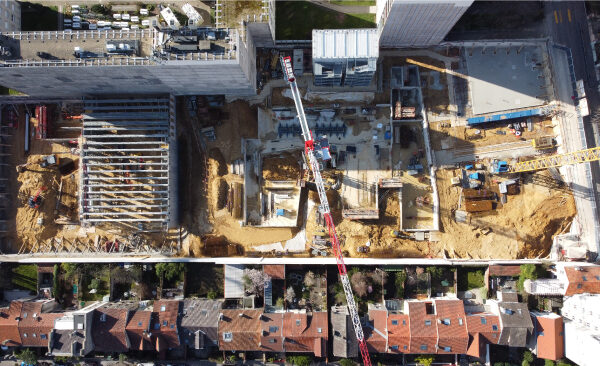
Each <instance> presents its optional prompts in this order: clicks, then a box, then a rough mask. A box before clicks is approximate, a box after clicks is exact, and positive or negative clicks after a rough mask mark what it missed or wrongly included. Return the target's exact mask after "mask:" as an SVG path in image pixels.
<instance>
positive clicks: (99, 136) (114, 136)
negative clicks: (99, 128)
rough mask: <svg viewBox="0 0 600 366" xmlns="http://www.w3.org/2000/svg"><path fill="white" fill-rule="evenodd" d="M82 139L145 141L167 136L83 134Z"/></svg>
mask: <svg viewBox="0 0 600 366" xmlns="http://www.w3.org/2000/svg"><path fill="white" fill-rule="evenodd" d="M83 137H85V138H86V139H126V138H134V137H135V138H140V137H141V138H146V139H152V138H165V137H169V135H168V134H166V133H164V134H153V135H150V134H147V135H146V134H144V135H115V134H106V135H86V134H85V133H84V134H83Z"/></svg>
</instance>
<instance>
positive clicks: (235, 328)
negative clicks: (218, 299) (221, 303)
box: [219, 309, 263, 351]
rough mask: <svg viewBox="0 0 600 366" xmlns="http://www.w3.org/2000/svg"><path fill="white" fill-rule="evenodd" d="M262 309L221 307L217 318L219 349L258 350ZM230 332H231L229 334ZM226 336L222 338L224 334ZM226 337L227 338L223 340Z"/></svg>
mask: <svg viewBox="0 0 600 366" xmlns="http://www.w3.org/2000/svg"><path fill="white" fill-rule="evenodd" d="M262 312H263V311H262V310H256V309H254V310H228V309H223V310H222V312H221V313H222V314H223V318H222V319H221V320H219V349H220V350H221V351H260V348H259V346H258V343H259V342H260V334H261V325H260V315H261V314H262ZM229 333H231V334H229ZM225 334H227V337H226V338H224V335H225ZM225 339H227V340H225Z"/></svg>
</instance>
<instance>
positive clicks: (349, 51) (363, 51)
mask: <svg viewBox="0 0 600 366" xmlns="http://www.w3.org/2000/svg"><path fill="white" fill-rule="evenodd" d="M312 48H313V59H346V58H375V59H376V58H377V57H379V35H378V34H377V29H375V28H373V29H314V30H313V32H312Z"/></svg>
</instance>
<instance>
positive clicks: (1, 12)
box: [0, 0, 21, 32]
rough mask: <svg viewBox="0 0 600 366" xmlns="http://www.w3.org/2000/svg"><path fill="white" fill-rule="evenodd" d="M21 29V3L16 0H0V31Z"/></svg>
mask: <svg viewBox="0 0 600 366" xmlns="http://www.w3.org/2000/svg"><path fill="white" fill-rule="evenodd" d="M19 30H21V4H19V2H18V1H17V0H0V32H15V31H19Z"/></svg>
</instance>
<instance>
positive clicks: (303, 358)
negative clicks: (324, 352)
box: [286, 355, 312, 366]
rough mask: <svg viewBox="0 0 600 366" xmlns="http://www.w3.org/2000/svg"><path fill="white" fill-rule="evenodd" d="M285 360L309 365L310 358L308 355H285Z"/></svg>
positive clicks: (300, 364)
mask: <svg viewBox="0 0 600 366" xmlns="http://www.w3.org/2000/svg"><path fill="white" fill-rule="evenodd" d="M286 360H287V361H288V362H289V363H291V364H292V365H297V366H309V365H310V363H311V361H312V359H311V358H310V357H309V356H304V355H298V356H287V357H286Z"/></svg>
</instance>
